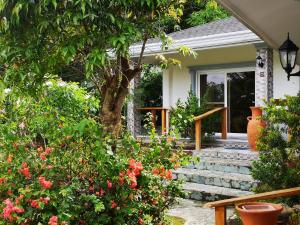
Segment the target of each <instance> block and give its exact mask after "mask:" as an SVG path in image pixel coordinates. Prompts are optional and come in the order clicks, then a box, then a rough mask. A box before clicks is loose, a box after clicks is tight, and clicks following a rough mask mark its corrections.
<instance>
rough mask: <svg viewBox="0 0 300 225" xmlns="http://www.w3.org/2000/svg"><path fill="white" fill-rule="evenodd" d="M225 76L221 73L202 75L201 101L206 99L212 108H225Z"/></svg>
mask: <svg viewBox="0 0 300 225" xmlns="http://www.w3.org/2000/svg"><path fill="white" fill-rule="evenodd" d="M224 90H225V76H224V74H221V73H207V74H200V101H201V99H203V98H205V99H206V101H207V102H208V104H210V105H211V107H212V108H213V107H216V106H224V104H225V102H224V100H225V99H226V98H225V91H224Z"/></svg>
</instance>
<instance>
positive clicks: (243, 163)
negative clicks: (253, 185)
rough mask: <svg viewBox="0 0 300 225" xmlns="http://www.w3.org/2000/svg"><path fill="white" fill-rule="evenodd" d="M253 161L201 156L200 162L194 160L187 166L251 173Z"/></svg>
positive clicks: (189, 167) (190, 167)
mask: <svg viewBox="0 0 300 225" xmlns="http://www.w3.org/2000/svg"><path fill="white" fill-rule="evenodd" d="M251 163H252V161H251V160H237V159H222V158H211V157H201V158H200V162H196V163H195V162H192V163H191V164H190V165H188V166H186V168H188V169H199V170H210V171H220V172H226V173H240V174H247V175H250V174H251Z"/></svg>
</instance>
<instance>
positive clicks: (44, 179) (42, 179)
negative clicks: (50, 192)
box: [39, 177, 52, 189]
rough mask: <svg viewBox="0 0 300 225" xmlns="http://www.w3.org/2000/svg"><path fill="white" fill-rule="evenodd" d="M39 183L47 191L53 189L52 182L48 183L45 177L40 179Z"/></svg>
mask: <svg viewBox="0 0 300 225" xmlns="http://www.w3.org/2000/svg"><path fill="white" fill-rule="evenodd" d="M39 182H40V185H42V186H43V188H45V189H50V188H51V187H52V182H51V181H47V180H46V178H45V177H39Z"/></svg>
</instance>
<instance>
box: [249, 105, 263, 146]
mask: <svg viewBox="0 0 300 225" xmlns="http://www.w3.org/2000/svg"><path fill="white" fill-rule="evenodd" d="M250 109H251V111H252V116H248V117H247V120H248V126H247V136H248V143H249V146H250V148H251V149H252V150H256V141H257V139H258V137H259V134H260V130H261V129H262V128H264V127H265V126H266V123H265V122H264V121H262V120H261V116H262V109H261V107H250Z"/></svg>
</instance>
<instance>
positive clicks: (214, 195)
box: [183, 182, 253, 201]
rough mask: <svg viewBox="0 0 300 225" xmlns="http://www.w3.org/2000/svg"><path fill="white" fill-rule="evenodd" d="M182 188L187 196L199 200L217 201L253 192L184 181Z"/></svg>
mask: <svg viewBox="0 0 300 225" xmlns="http://www.w3.org/2000/svg"><path fill="white" fill-rule="evenodd" d="M183 189H184V190H185V191H186V193H187V198H189V199H194V200H199V201H217V200H222V199H228V198H233V197H239V196H243V195H250V194H253V193H252V192H249V191H241V190H238V189H231V188H225V187H217V186H212V185H206V184H198V183H190V182H186V183H185V184H184V186H183Z"/></svg>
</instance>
